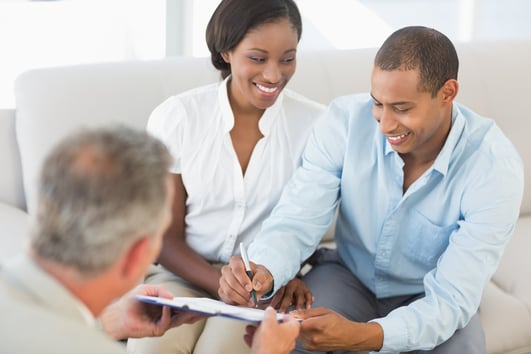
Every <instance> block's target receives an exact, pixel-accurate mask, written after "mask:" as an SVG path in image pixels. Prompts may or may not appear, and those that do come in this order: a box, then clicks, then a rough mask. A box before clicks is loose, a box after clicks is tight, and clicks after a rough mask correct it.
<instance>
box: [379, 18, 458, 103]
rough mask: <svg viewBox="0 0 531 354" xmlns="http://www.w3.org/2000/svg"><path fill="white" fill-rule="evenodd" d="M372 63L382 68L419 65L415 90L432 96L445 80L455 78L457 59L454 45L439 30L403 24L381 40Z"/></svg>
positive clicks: (407, 67) (393, 68) (407, 68)
mask: <svg viewBox="0 0 531 354" xmlns="http://www.w3.org/2000/svg"><path fill="white" fill-rule="evenodd" d="M374 65H375V66H376V67H378V68H380V69H382V70H387V71H390V70H398V69H403V70H415V69H417V68H418V69H419V72H420V77H419V83H418V90H419V92H430V93H431V95H432V97H435V96H436V95H437V92H438V91H439V89H440V88H441V87H442V86H443V85H444V83H445V82H446V81H447V80H450V79H456V80H457V71H458V70H459V60H458V58H457V52H456V50H455V47H454V45H453V44H452V42H451V41H450V39H448V37H446V36H445V35H444V34H442V33H441V32H439V31H436V30H434V29H432V28H427V27H422V26H411V27H404V28H402V29H399V30H398V31H396V32H394V33H393V34H391V36H389V38H387V39H386V40H385V42H384V43H383V44H382V46H381V47H380V49H379V50H378V53H377V54H376V58H375V59H374Z"/></svg>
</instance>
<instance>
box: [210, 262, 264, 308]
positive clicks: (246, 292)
mask: <svg viewBox="0 0 531 354" xmlns="http://www.w3.org/2000/svg"><path fill="white" fill-rule="evenodd" d="M250 265H251V271H252V273H253V280H252V282H251V280H250V279H249V277H248V276H247V273H246V272H245V266H244V264H243V260H242V258H241V257H240V256H233V257H232V258H231V259H230V261H229V264H227V265H226V266H223V268H221V278H220V279H219V290H218V295H219V297H220V299H221V300H223V301H224V302H225V303H227V304H231V305H239V306H249V307H254V303H253V299H252V297H251V290H253V289H254V290H255V291H256V297H257V298H258V299H260V298H261V297H262V296H263V295H265V294H267V293H269V292H270V291H271V289H272V288H273V276H272V275H271V273H270V272H269V271H268V270H267V268H266V267H264V266H262V265H260V264H254V263H253V262H250Z"/></svg>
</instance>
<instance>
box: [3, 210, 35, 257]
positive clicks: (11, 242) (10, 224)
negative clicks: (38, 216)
mask: <svg viewBox="0 0 531 354" xmlns="http://www.w3.org/2000/svg"><path fill="white" fill-rule="evenodd" d="M29 219H30V218H29V215H28V214H27V213H26V212H24V211H23V210H21V209H18V208H15V207H13V206H11V205H9V204H6V203H1V202H0V225H2V227H1V229H0V261H3V260H4V259H6V258H8V257H12V256H14V255H16V254H17V253H19V252H21V251H23V250H24V248H25V247H26V246H27V244H28V241H29V224H30V221H29Z"/></svg>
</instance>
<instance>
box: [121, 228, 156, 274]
mask: <svg viewBox="0 0 531 354" xmlns="http://www.w3.org/2000/svg"><path fill="white" fill-rule="evenodd" d="M150 243H151V237H149V236H143V237H141V238H139V239H138V240H136V241H135V242H133V244H132V245H131V246H129V249H128V250H127V251H126V253H125V255H124V258H125V259H124V263H123V266H122V275H123V276H124V277H131V276H132V277H138V274H141V273H144V272H145V270H146V269H145V264H146V258H147V257H148V253H149V250H150V247H151V244H150Z"/></svg>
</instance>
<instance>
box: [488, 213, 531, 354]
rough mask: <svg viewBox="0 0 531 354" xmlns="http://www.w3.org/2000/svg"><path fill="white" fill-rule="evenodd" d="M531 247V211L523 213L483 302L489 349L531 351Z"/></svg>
mask: <svg viewBox="0 0 531 354" xmlns="http://www.w3.org/2000/svg"><path fill="white" fill-rule="evenodd" d="M530 250H531V215H528V216H521V217H520V219H519V220H518V224H517V226H516V230H515V233H514V235H513V236H512V239H511V241H510V242H509V244H508V245H507V248H506V250H505V253H504V255H503V258H502V260H501V263H500V266H499V268H498V270H497V272H496V273H495V274H494V276H493V277H492V279H491V281H490V282H489V283H488V284H487V286H486V288H485V292H484V293H483V298H482V301H481V305H480V314H481V321H482V323H483V327H484V329H485V336H486V340H487V350H488V353H500V354H501V353H504V354H519V353H531V282H530V281H529V275H530V274H531V257H529V251H530Z"/></svg>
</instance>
